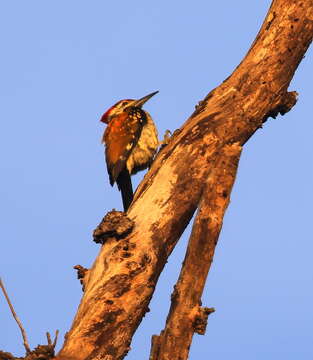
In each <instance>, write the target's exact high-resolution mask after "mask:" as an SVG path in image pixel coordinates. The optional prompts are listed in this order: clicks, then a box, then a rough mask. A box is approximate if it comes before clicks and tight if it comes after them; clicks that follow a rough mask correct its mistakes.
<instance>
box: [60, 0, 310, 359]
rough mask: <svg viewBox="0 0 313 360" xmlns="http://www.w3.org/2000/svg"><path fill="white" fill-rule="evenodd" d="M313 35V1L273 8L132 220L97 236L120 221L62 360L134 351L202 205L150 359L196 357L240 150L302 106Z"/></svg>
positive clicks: (285, 0)
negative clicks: (304, 66)
mask: <svg viewBox="0 0 313 360" xmlns="http://www.w3.org/2000/svg"><path fill="white" fill-rule="evenodd" d="M312 35H313V0H303V1H301V0H274V1H273V3H272V5H271V8H270V9H269V12H268V14H267V17H266V19H265V21H264V24H263V26H262V28H261V30H260V32H259V34H258V35H257V37H256V39H255V41H254V43H253V45H252V47H251V49H250V50H249V52H248V54H247V55H246V57H245V58H244V59H243V61H242V62H241V64H240V65H239V66H238V67H237V68H236V70H235V71H234V72H233V74H232V75H231V76H230V77H229V78H228V79H226V80H225V81H224V82H223V83H222V84H221V85H220V86H219V87H217V88H216V89H214V90H213V91H211V92H210V93H209V94H208V95H207V97H206V98H205V99H204V100H203V101H201V103H200V104H199V105H198V106H197V108H196V111H195V112H194V113H193V114H192V115H191V117H190V118H189V119H188V120H187V121H186V123H185V124H184V125H183V126H182V127H181V129H180V130H179V131H178V132H177V133H176V134H175V135H174V136H173V137H172V138H171V140H170V142H169V144H168V145H167V146H166V147H165V148H164V149H162V151H161V152H160V153H159V154H158V156H157V159H156V160H155V162H154V163H153V166H152V168H151V169H150V171H149V172H148V173H147V175H146V176H145V178H144V180H143V182H142V183H141V185H140V186H139V188H138V189H137V191H136V194H135V199H134V202H133V204H132V206H131V208H130V209H129V211H128V214H127V216H128V218H129V219H130V220H131V222H130V223H127V221H126V225H125V223H124V222H123V221H124V220H121V221H120V220H119V218H118V217H117V215H118V214H114V213H113V214H111V215H110V217H109V218H107V221H105V222H104V223H103V224H102V225H101V226H100V227H99V228H98V230H97V233H96V235H97V238H101V236H102V237H105V234H104V233H105V228H107V227H108V226H110V225H112V221H116V223H115V225H114V224H113V228H115V231H112V229H111V230H110V231H108V232H106V242H105V243H104V245H103V246H102V248H101V251H100V253H99V255H98V257H97V259H96V260H95V262H94V264H93V267H92V268H91V269H90V270H89V271H88V272H87V273H86V275H85V278H84V288H85V293H84V296H83V298H82V301H81V304H80V306H79V309H78V312H77V314H76V317H75V319H74V322H73V325H72V328H71V330H70V332H69V333H68V335H67V337H66V341H65V344H64V346H63V348H62V350H61V351H60V353H59V356H58V358H59V359H77V360H80V359H81V360H83V359H84V360H86V359H88V360H92V359H106V360H113V359H114V360H117V359H122V358H123V357H124V356H125V355H126V354H127V352H128V351H129V346H130V342H131V339H132V336H133V334H134V332H135V330H136V329H137V327H138V325H139V323H140V322H141V320H142V317H143V316H144V314H145V313H146V311H147V310H148V305H149V301H150V299H151V297H152V295H153V292H154V289H155V286H156V282H157V280H158V277H159V275H160V273H161V271H162V269H163V267H164V264H165V263H166V260H167V258H168V256H169V255H170V253H171V252H172V250H173V248H174V246H175V244H176V243H177V241H178V239H179V237H180V236H181V234H182V233H183V231H184V229H185V228H186V226H187V224H188V223H189V221H190V219H191V217H192V215H193V214H194V212H195V210H196V209H197V208H199V210H198V215H197V218H196V220H195V224H194V228H193V233H192V235H191V240H190V246H189V250H188V253H187V256H186V259H185V264H184V266H185V267H184V268H183V270H182V273H181V276H180V280H179V283H178V284H177V289H176V290H177V291H176V293H175V294H174V295H175V296H173V301H172V307H171V311H170V315H169V318H168V321H167V326H166V329H165V330H164V331H163V333H162V334H161V336H160V337H155V338H154V340H155V341H154V344H153V349H152V353H151V359H153V360H155V359H171V360H173V359H186V358H187V356H188V349H189V345H190V343H191V339H192V334H193V332H195V331H197V332H202V333H203V332H204V330H205V320H206V319H205V317H206V316H207V314H208V313H209V312H210V310H206V309H201V308H200V307H199V305H200V304H199V302H200V298H201V293H202V289H203V286H204V281H205V278H206V274H207V271H208V269H209V264H210V262H211V260H212V257H213V254H214V247H215V244H216V241H217V238H218V234H219V231H220V229H221V225H222V218H223V215H224V211H225V209H226V206H227V203H228V200H229V196H230V191H231V187H232V184H233V181H234V178H235V173H236V169H237V163H238V160H239V157H240V151H241V147H242V146H243V145H244V144H245V143H246V142H247V140H248V139H249V138H250V137H251V136H252V135H253V134H254V132H255V131H256V130H257V129H259V128H260V127H262V124H263V122H264V121H266V120H267V118H268V117H275V116H276V115H278V114H279V113H280V114H282V115H283V114H285V113H286V112H288V111H289V110H290V109H291V108H292V106H293V105H294V104H295V103H296V93H295V92H291V93H290V92H289V93H288V92H287V88H288V85H289V83H290V81H291V79H292V77H293V74H294V72H295V70H296V68H297V66H298V65H299V63H300V61H301V59H302V58H303V56H304V54H305V52H306V50H307V48H308V46H309V44H310V43H311V41H312ZM121 219H123V217H121ZM113 230H114V229H113ZM196 246H199V249H204V250H205V252H206V253H205V254H204V255H205V256H204V257H202V256H201V252H199V251H198V253H197V249H196V248H195V247H196ZM207 252H208V253H207ZM199 253H200V255H199ZM205 264H206V265H207V267H206V268H205ZM203 266H204V267H203ZM188 269H192V271H198V273H199V276H200V277H201V278H200V279H198V280H199V282H197V286H196V289H194V293H192V294H189V297H188V294H186V289H187V290H188V286H186V284H187V285H188V284H190V283H194V278H193V272H190V270H188ZM195 269H196V270H195Z"/></svg>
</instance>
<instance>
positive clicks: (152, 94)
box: [131, 91, 158, 107]
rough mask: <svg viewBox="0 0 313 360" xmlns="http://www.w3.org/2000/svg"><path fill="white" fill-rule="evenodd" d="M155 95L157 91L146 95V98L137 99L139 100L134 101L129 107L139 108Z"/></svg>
mask: <svg viewBox="0 0 313 360" xmlns="http://www.w3.org/2000/svg"><path fill="white" fill-rule="evenodd" d="M157 93H158V91H155V92H153V93H151V94H149V95H146V96H144V97H142V98H141V99H139V100H135V101H134V102H133V103H132V104H131V106H137V107H141V106H142V105H143V104H144V103H146V102H147V101H148V100H149V99H151V98H152V96H154V95H155V94H157Z"/></svg>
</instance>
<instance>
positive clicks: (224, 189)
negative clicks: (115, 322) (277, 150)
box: [150, 143, 241, 360]
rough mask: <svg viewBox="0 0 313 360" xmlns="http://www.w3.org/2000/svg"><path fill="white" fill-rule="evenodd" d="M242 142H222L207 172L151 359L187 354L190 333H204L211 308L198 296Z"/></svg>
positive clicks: (173, 358)
mask: <svg viewBox="0 0 313 360" xmlns="http://www.w3.org/2000/svg"><path fill="white" fill-rule="evenodd" d="M240 154H241V146H239V145H238V144H237V143H235V144H232V145H225V147H224V148H223V149H222V150H221V152H220V155H219V156H218V158H217V162H216V163H215V164H214V167H213V168H212V171H211V172H210V174H209V176H208V179H207V182H206V186H205V187H204V189H203V194H202V197H201V201H200V204H199V210H198V213H197V216H196V219H195V221H194V224H193V229H192V233H191V236H190V239H189V243H188V248H187V252H186V256H185V260H184V262H183V265H182V270H181V273H180V276H179V279H178V282H177V284H176V286H175V289H174V293H173V294H172V304H171V308H170V312H169V315H168V318H167V321H166V327H165V329H164V330H163V331H162V332H161V334H160V336H153V340H152V349H151V355H150V360H161V359H162V360H176V359H177V360H178V359H179V360H184V359H187V358H188V354H189V348H190V345H191V341H192V337H193V334H194V333H195V332H196V333H198V334H201V335H203V334H204V333H205V328H206V321H207V317H208V315H209V314H210V313H211V312H213V311H214V309H209V308H201V296H202V292H203V289H204V285H205V281H206V278H207V275H208V272H209V269H210V266H211V263H212V261H213V256H214V250H215V246H216V244H217V241H218V237H219V233H220V231H221V228H222V223H223V216H224V212H225V210H226V208H227V206H228V203H229V198H230V193H231V189H232V186H233V183H234V181H235V176H236V172H237V167H238V162H239V158H240Z"/></svg>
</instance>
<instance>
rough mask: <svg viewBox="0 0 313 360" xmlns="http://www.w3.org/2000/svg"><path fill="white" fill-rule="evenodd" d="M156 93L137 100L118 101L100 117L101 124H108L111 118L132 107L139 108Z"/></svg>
mask: <svg viewBox="0 0 313 360" xmlns="http://www.w3.org/2000/svg"><path fill="white" fill-rule="evenodd" d="M157 93H158V91H155V92H153V93H151V94H149V95H146V96H144V97H142V98H141V99H139V100H133V99H124V100H120V101H118V102H117V103H116V104H114V105H113V106H111V107H110V108H109V109H108V110H107V111H106V112H105V113H104V114H103V115H102V117H101V119H100V121H102V122H103V123H106V124H108V123H109V122H110V121H111V119H112V118H114V117H115V116H118V115H120V114H122V113H123V112H127V111H128V110H129V109H130V108H132V107H139V108H141V107H142V106H143V104H144V103H146V102H147V101H148V100H149V99H150V98H152V96H154V95H155V94H157Z"/></svg>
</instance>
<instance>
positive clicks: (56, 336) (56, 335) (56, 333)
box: [52, 330, 59, 348]
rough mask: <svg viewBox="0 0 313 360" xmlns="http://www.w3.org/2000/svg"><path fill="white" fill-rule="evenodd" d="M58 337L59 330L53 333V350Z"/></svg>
mask: <svg viewBox="0 0 313 360" xmlns="http://www.w3.org/2000/svg"><path fill="white" fill-rule="evenodd" d="M58 336H59V330H56V332H55V338H54V341H53V344H52V346H53V348H55V346H56V344H57V341H58Z"/></svg>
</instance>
